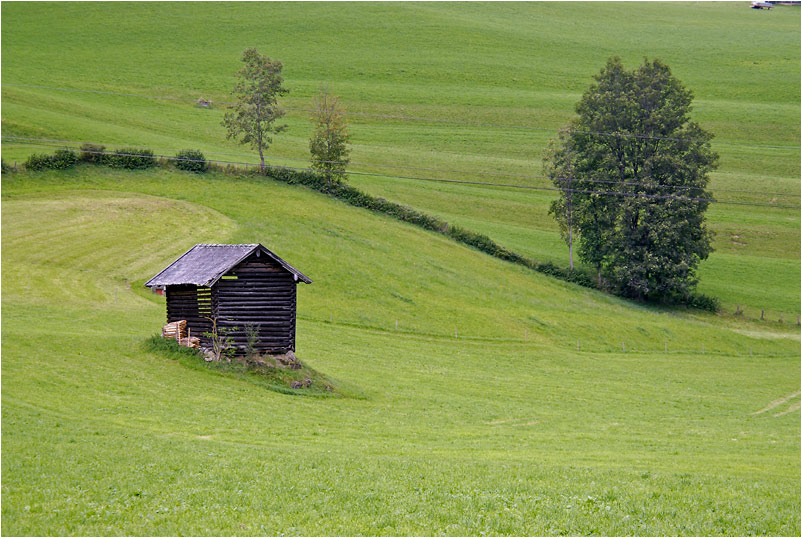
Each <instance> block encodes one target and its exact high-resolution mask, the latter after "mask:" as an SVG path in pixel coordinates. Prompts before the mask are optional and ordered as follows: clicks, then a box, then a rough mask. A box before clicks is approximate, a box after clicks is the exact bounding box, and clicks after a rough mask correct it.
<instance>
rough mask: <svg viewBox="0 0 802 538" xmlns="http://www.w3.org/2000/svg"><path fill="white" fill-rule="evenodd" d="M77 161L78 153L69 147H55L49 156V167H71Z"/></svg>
mask: <svg viewBox="0 0 802 538" xmlns="http://www.w3.org/2000/svg"><path fill="white" fill-rule="evenodd" d="M77 162H78V155H77V154H76V153H75V152H74V151H73V150H71V149H57V150H56V152H55V153H54V154H53V156H52V157H51V158H50V168H52V169H54V170H66V169H67V168H72V167H73V166H75V164H76V163H77Z"/></svg>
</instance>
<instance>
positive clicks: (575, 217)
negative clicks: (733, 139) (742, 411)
mask: <svg viewBox="0 0 802 538" xmlns="http://www.w3.org/2000/svg"><path fill="white" fill-rule="evenodd" d="M595 79H596V82H595V84H593V85H592V86H591V87H590V88H589V89H588V90H587V91H586V92H585V94H584V95H583V96H582V99H581V100H580V101H579V103H577V105H576V111H577V113H578V114H579V117H578V118H576V119H575V120H573V121H572V122H571V123H570V124H569V125H568V127H567V128H566V129H564V130H563V131H562V132H561V133H560V135H559V136H558V138H557V139H556V140H555V141H553V142H552V144H551V146H550V148H549V150H548V151H547V153H546V157H545V162H546V166H545V168H546V172H547V174H548V175H549V177H550V178H551V179H552V182H553V183H554V184H555V186H557V187H558V188H559V189H560V198H559V199H558V200H557V201H555V202H554V203H553V204H552V207H551V212H552V213H553V214H554V216H555V218H556V219H557V221H558V222H559V224H560V226H561V228H562V229H565V230H568V234H567V235H568V239H569V245H570V246H573V245H572V241H573V239H574V238H575V237H576V236H577V235H578V236H579V237H580V246H579V249H578V253H579V256H580V258H581V259H582V260H584V261H585V262H586V263H589V264H592V265H593V266H594V267H596V268H597V269H598V271H599V279H600V280H601V275H602V273H604V274H605V275H606V276H607V277H609V279H610V281H611V284H612V285H613V286H614V287H615V288H616V289H617V291H618V292H619V293H621V294H622V295H625V296H629V297H634V298H638V299H667V300H674V299H684V298H687V297H688V296H689V294H690V293H691V292H692V291H693V288H694V287H695V285H696V279H695V271H696V267H697V266H698V264H699V261H700V260H704V259H705V258H707V256H708V254H709V253H710V252H711V250H712V248H711V245H710V243H711V238H712V233H711V232H710V231H709V230H708V229H707V227H706V225H705V217H704V213H705V210H706V209H707V206H708V205H709V203H710V200H711V196H710V193H709V192H707V191H706V188H707V183H708V173H709V172H710V171H711V170H713V169H715V167H716V163H717V159H718V156H717V155H716V154H715V153H714V152H713V151H712V150H711V148H710V140H711V138H712V135H711V134H709V133H707V132H706V131H704V130H703V129H702V128H701V127H699V125H698V124H696V123H695V122H693V121H691V120H690V118H689V114H690V110H691V101H692V100H693V97H692V94H691V92H690V90H688V89H686V88H685V87H684V86H683V85H682V83H681V82H680V81H679V80H677V79H676V78H675V77H674V76H673V75H672V74H671V71H670V70H669V68H668V66H666V65H665V64H663V63H662V62H660V60H654V61H651V62H650V61H648V60H647V61H645V62H644V63H643V64H642V65H641V66H640V67H639V68H637V69H635V70H633V71H626V70H625V69H624V67H623V65H622V63H621V60H620V59H619V58H611V59H610V60H608V62H607V65H606V66H605V67H604V69H602V70H601V72H600V73H599V74H598V75H596V77H595Z"/></svg>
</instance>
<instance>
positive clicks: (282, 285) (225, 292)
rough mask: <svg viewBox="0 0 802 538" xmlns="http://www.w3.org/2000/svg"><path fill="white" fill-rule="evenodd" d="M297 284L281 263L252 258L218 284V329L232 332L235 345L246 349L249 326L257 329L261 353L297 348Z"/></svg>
mask: <svg viewBox="0 0 802 538" xmlns="http://www.w3.org/2000/svg"><path fill="white" fill-rule="evenodd" d="M295 286H296V282H295V279H294V278H293V275H292V274H291V273H288V272H287V271H286V270H285V269H284V268H283V267H281V266H280V265H279V264H278V263H276V262H275V261H273V260H271V259H270V258H268V257H266V256H261V257H259V256H256V255H255V254H254V255H251V256H249V257H248V258H246V259H245V260H244V261H242V262H241V263H239V264H238V265H236V266H235V267H234V268H233V269H231V270H230V271H229V272H228V273H226V274H225V275H223V277H222V278H221V279H220V280H218V281H217V283H216V284H215V285H214V289H215V291H216V293H217V315H218V321H217V323H218V326H219V327H225V328H228V329H233V328H235V327H236V330H231V331H230V332H228V333H227V336H228V337H229V338H230V339H231V341H232V344H233V345H235V346H237V347H239V348H242V350H244V349H245V346H246V345H247V335H246V332H245V326H246V324H248V323H251V324H253V325H254V326H255V327H257V328H258V332H259V342H258V344H257V345H256V349H257V350H258V351H259V352H260V353H265V352H271V353H285V352H287V351H290V350H294V349H295V307H296V289H295Z"/></svg>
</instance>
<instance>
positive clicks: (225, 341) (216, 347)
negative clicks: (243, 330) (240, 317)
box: [203, 316, 237, 362]
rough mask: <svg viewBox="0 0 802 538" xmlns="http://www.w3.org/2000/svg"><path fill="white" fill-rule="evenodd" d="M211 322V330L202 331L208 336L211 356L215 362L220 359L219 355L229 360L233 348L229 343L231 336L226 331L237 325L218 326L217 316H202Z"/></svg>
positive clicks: (235, 328)
mask: <svg viewBox="0 0 802 538" xmlns="http://www.w3.org/2000/svg"><path fill="white" fill-rule="evenodd" d="M203 317H204V318H206V319H208V320H209V321H210V322H211V323H212V330H211V331H207V332H204V333H203V336H205V337H206V338H208V339H209V340H210V342H211V344H212V356H213V360H214V361H216V362H219V361H220V357H222V356H223V355H225V356H226V361H228V362H231V355H232V354H233V352H234V348H233V347H232V344H231V338H230V337H229V336H228V333H230V332H233V331H236V330H237V327H218V326H217V318H216V317H214V318H211V317H208V316H203Z"/></svg>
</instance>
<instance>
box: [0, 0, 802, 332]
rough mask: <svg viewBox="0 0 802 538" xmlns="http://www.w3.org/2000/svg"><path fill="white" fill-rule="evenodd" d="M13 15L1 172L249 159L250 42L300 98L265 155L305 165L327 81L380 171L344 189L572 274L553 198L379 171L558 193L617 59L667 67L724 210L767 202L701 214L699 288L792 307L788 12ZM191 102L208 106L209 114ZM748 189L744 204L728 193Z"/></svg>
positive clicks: (460, 8) (8, 27) (266, 7)
mask: <svg viewBox="0 0 802 538" xmlns="http://www.w3.org/2000/svg"><path fill="white" fill-rule="evenodd" d="M2 9H3V15H4V17H3V18H4V20H5V21H6V22H5V23H4V25H3V30H4V31H3V36H2V46H3V51H4V53H5V54H4V58H3V59H4V62H3V66H2V75H3V82H2V84H3V86H2V90H3V105H4V106H3V135H4V137H6V138H4V140H3V156H4V158H5V159H6V160H7V161H15V160H22V159H24V157H25V156H26V155H27V154H29V153H31V152H32V151H36V150H37V149H36V148H32V147H30V146H29V145H27V144H26V145H24V146H22V147H20V146H18V145H15V143H20V142H22V141H21V140H18V139H10V138H8V137H9V136H16V137H21V138H37V139H42V138H45V139H56V140H68V141H75V142H82V141H89V142H100V143H105V144H106V145H108V146H114V145H118V146H130V145H142V146H147V147H152V148H155V149H156V151H157V153H159V152H161V153H166V154H174V153H175V151H177V150H179V149H182V148H186V147H192V148H199V149H202V150H203V151H205V152H207V155H208V156H209V157H211V158H216V159H221V160H234V161H247V162H255V161H256V157H255V156H254V154H253V153H252V152H250V151H248V150H247V149H246V148H243V147H239V146H237V145H235V144H234V143H233V142H226V141H225V137H224V132H223V128H222V127H221V126H220V120H221V118H222V114H223V111H224V106H225V105H224V103H225V102H226V101H227V100H228V99H229V97H228V91H229V90H230V88H231V86H232V85H233V80H234V79H233V74H234V72H235V71H236V70H237V69H238V63H239V56H240V54H241V52H242V50H243V49H244V48H245V47H247V46H256V47H258V48H259V49H260V50H261V51H262V52H265V53H267V54H269V55H270V56H272V57H274V58H278V59H281V60H282V61H283V62H284V64H285V69H284V75H285V79H286V87H287V88H289V89H290V94H289V96H287V98H286V99H285V101H284V102H285V104H286V106H287V107H288V109H289V113H288V116H287V123H288V124H289V127H290V128H289V131H288V132H287V133H285V134H283V135H281V136H278V137H276V140H275V143H274V145H273V147H272V148H271V150H270V151H269V154H268V155H269V160H270V162H273V163H277V164H285V165H290V166H307V165H308V137H309V135H310V133H311V130H312V125H311V123H310V122H309V120H308V114H309V113H308V111H307V109H308V108H309V107H310V106H311V98H312V96H313V95H314V94H315V92H316V91H317V89H318V87H319V85H320V84H328V85H329V87H330V89H331V91H333V92H335V93H337V94H340V95H341V96H342V98H343V102H344V103H345V104H346V106H347V107H348V109H349V111H350V112H351V121H352V124H353V125H352V132H353V135H354V138H353V143H354V146H353V154H352V161H353V162H354V163H359V164H355V165H353V166H352V168H353V169H354V170H355V171H361V172H363V173H371V172H372V173H378V174H382V175H380V176H375V175H374V176H371V175H352V177H351V181H352V182H353V183H355V184H356V185H358V186H360V187H362V188H364V189H366V190H368V191H369V192H371V193H373V194H378V195H381V196H385V197H387V198H390V199H393V200H398V201H402V202H405V203H408V204H410V205H412V206H414V207H416V208H419V209H422V210H425V211H429V212H432V213H436V214H438V215H441V216H445V217H447V218H449V220H451V221H453V222H454V223H456V224H460V225H465V226H469V227H471V228H472V229H475V230H476V231H479V232H482V233H486V234H488V235H489V236H490V237H491V238H492V239H494V240H496V241H497V242H499V243H500V244H502V245H505V246H508V247H509V248H515V249H517V250H519V251H521V252H522V253H525V254H530V255H535V256H537V257H538V259H542V260H552V261H555V262H559V263H560V265H567V247H566V246H565V244H564V243H563V242H562V241H561V240H560V239H559V236H558V233H557V228H556V226H555V224H554V222H553V220H552V219H551V217H549V216H548V215H547V209H548V204H549V201H550V200H551V199H552V198H553V193H552V192H549V191H521V190H516V189H498V188H489V187H476V186H469V185H447V184H446V185H444V184H437V183H431V182H424V181H420V180H414V179H402V178H398V177H387V176H388V175H389V176H406V177H428V178H441V179H458V180H470V181H483V182H495V183H511V184H522V185H528V186H546V185H548V184H547V182H546V180H545V179H543V178H539V177H534V176H539V175H542V169H541V163H540V159H541V156H542V154H543V150H544V148H545V145H546V143H547V141H548V139H549V138H551V137H553V136H554V135H555V133H556V130H557V129H558V128H559V127H560V126H562V125H563V124H564V123H565V122H566V121H567V120H568V119H569V118H570V117H571V115H572V113H573V105H574V104H575V103H576V102H577V101H578V100H579V98H580V96H581V93H582V92H583V91H584V90H585V89H586V88H587V87H588V85H589V84H590V83H591V82H592V76H593V75H594V74H595V73H597V72H598V71H599V69H600V68H601V66H602V65H603V64H604V62H605V61H606V59H607V58H608V57H609V56H611V55H620V56H621V57H622V58H623V59H624V61H625V63H626V65H627V66H629V67H634V66H635V65H636V64H637V63H638V62H640V61H641V60H642V59H643V58H644V57H650V58H651V57H659V58H661V59H662V60H664V61H665V62H666V63H668V65H670V66H671V67H672V70H673V72H674V74H676V76H677V77H678V78H679V79H680V80H682V81H683V82H684V83H685V84H686V85H687V86H688V87H689V88H690V89H691V90H692V91H693V92H694V94H695V96H696V100H695V111H694V119H695V120H697V121H699V122H700V123H701V124H702V126H703V127H704V128H706V129H708V130H710V131H711V132H713V133H714V134H715V136H716V138H715V141H714V149H715V150H716V151H717V152H719V153H720V155H721V166H720V168H719V170H718V171H717V172H715V173H714V174H713V176H712V182H711V185H712V187H713V193H714V195H715V196H716V198H717V199H719V200H722V201H735V202H755V203H758V204H763V205H758V206H740V205H726V204H718V205H714V206H713V208H711V210H710V215H709V220H710V227H711V228H712V229H713V230H714V231H715V232H716V234H717V235H716V240H715V244H714V246H715V248H716V252H715V253H714V254H713V255H712V256H711V258H710V259H709V260H708V261H707V262H704V263H703V264H702V265H701V268H700V278H701V283H700V291H702V292H703V293H707V294H711V295H715V296H717V297H719V298H720V299H721V300H722V301H723V304H724V305H725V307H726V308H727V309H728V310H730V311H732V310H735V308H736V306H737V305H740V307H741V308H745V309H746V311H747V315H750V316H752V317H758V316H759V311H760V310H766V311H767V312H768V313H769V314H768V315H770V317H772V318H773V319H777V318H778V316H779V313H780V312H785V316H786V318H787V317H789V316H790V317H791V318H794V317H795V316H796V315H798V314H799V313H800V308H799V303H800V293H799V281H800V272H799V268H798V266H799V264H798V263H797V261H798V260H799V257H800V250H799V244H800V234H799V229H800V220H799V210H798V207H799V201H800V199H799V191H800V181H799V177H800V165H799V163H800V152H799V140H800V138H799V121H798V119H799V115H800V106H799V102H800V84H799V79H800V53H799V50H798V47H797V44H798V41H799V35H800V22H799V19H800V17H799V9H798V8H791V7H782V6H780V7H777V8H775V9H773V10H771V11H770V12H769V11H758V10H750V9H748V7H746V8H745V7H744V6H743V4H742V3H737V2H733V3H720V2H719V3H705V2H699V3H644V4H627V5H626V6H622V5H619V4H615V3H591V4H584V3H567V4H563V3H553V4H552V3H530V4H525V3H508V4H482V3H471V4H464V5H463V4H459V5H451V4H443V5H440V4H436V3H435V4H432V3H407V4H372V3H359V4H343V3H336V4H335V3H332V4H326V3H306V4H302V5H294V4H283V3H264V4H254V3H242V4H214V3H203V4H192V3H181V4H154V5H150V4H135V3H133V4H120V5H119V6H118V5H116V4H115V5H108V4H103V3H95V4H77V3H76V4H51V3H41V4H7V5H6V6H4V7H3V8H2ZM76 21H80V24H76ZM43 28H47V31H43V30H42V29H43ZM198 36H202V37H198ZM232 36H235V38H232ZM31 86H45V87H46V88H41V87H31ZM52 88H58V89H52ZM96 92H106V93H96ZM118 94H122V95H118ZM136 96H139V97H136ZM155 97H162V99H156V98H155ZM200 97H203V98H205V99H211V100H212V101H214V102H215V103H217V105H216V106H214V107H213V108H212V109H211V110H206V109H199V108H197V107H195V106H194V103H195V101H196V100H197V99H198V98H200ZM399 118H404V119H399ZM410 118H411V119H412V120H410ZM416 118H417V119H416ZM421 118H422V119H423V120H420V119H421ZM28 142H30V141H28ZM37 143H41V141H40V142H37ZM47 143H48V144H51V143H50V142H47ZM57 145H58V144H57ZM39 149H40V150H43V149H50V150H52V149H53V148H39ZM744 190H746V191H751V193H743V192H733V191H744ZM491 200H492V202H491ZM765 205H775V206H790V207H793V208H795V209H771V208H769V207H764V206H765ZM733 254H735V255H737V257H736V258H734V257H733V256H732V255H733ZM734 266H735V267H737V270H734V269H733V267H734ZM767 281H768V282H769V285H768V286H767V285H766V283H767Z"/></svg>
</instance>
